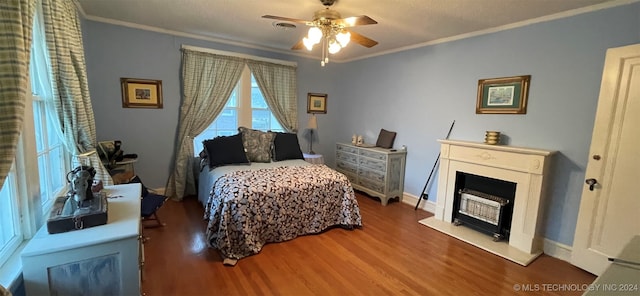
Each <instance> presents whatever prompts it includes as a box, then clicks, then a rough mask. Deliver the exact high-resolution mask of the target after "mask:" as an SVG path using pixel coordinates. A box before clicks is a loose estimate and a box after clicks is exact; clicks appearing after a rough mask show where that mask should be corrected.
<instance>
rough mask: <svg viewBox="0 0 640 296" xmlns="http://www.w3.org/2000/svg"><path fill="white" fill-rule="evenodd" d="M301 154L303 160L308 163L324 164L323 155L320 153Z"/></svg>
mask: <svg viewBox="0 0 640 296" xmlns="http://www.w3.org/2000/svg"><path fill="white" fill-rule="evenodd" d="M302 156H304V160H305V161H306V162H308V163H313V164H324V157H322V154H307V153H302Z"/></svg>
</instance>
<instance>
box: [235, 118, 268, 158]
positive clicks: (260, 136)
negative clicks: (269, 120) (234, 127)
mask: <svg viewBox="0 0 640 296" xmlns="http://www.w3.org/2000/svg"><path fill="white" fill-rule="evenodd" d="M238 131H239V132H240V133H241V134H242V143H243V144H244V149H245V150H246V151H247V158H249V161H252V162H271V144H273V138H274V134H273V133H272V132H263V131H259V130H254V129H250V128H246V127H242V126H241V127H239V128H238Z"/></svg>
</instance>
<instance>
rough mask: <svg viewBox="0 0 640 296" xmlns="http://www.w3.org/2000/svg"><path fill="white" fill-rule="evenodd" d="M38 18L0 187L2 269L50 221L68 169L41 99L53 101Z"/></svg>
mask: <svg viewBox="0 0 640 296" xmlns="http://www.w3.org/2000/svg"><path fill="white" fill-rule="evenodd" d="M41 20H42V11H41V7H40V3H38V5H37V6H36V14H35V16H34V25H33V38H32V45H31V46H32V48H31V57H30V63H29V65H30V67H29V70H30V80H31V85H30V87H31V91H32V93H33V96H32V98H31V99H32V102H31V104H28V105H26V106H25V116H24V124H23V130H22V134H21V140H20V144H19V145H18V148H17V151H16V158H15V162H14V165H13V167H12V168H11V171H10V172H9V175H8V177H7V179H6V180H5V182H4V184H3V186H2V188H0V267H2V266H3V265H4V264H5V263H6V262H7V260H8V259H9V257H10V256H15V254H13V253H15V251H16V249H17V248H18V247H19V245H20V244H21V243H22V242H23V241H24V239H25V237H26V238H29V237H30V236H31V235H33V234H34V233H35V230H36V229H37V228H38V227H40V226H41V224H42V221H45V220H46V218H48V216H49V211H50V208H51V206H52V204H53V201H54V200H55V198H56V197H57V196H60V195H61V194H62V191H64V190H65V189H66V187H65V185H66V172H68V171H69V167H70V164H69V160H70V158H69V156H68V153H67V152H66V150H65V147H64V146H63V143H62V141H61V139H60V135H61V132H58V131H61V130H60V128H59V127H58V126H56V125H55V124H56V123H57V121H56V120H51V119H54V118H55V117H53V116H51V114H50V113H53V112H54V111H53V108H52V106H50V105H49V106H47V105H48V103H47V102H46V100H45V99H47V98H51V97H52V91H51V82H50V75H49V70H48V68H47V64H48V63H47V59H48V53H47V48H46V42H45V37H44V28H43V27H42V21H41ZM49 110H51V111H49ZM32 111H33V112H32ZM59 134H60V135H59ZM7 276H8V275H7ZM5 277H6V276H5V275H4V274H2V276H1V277H0V280H3V281H4V280H7V279H6V278H5Z"/></svg>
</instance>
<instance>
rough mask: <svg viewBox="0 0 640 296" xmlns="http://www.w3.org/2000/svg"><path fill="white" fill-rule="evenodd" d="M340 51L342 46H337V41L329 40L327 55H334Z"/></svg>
mask: <svg viewBox="0 0 640 296" xmlns="http://www.w3.org/2000/svg"><path fill="white" fill-rule="evenodd" d="M341 49H342V46H340V44H338V41H336V40H335V39H331V40H330V41H329V53H330V54H336V53H338V52H339V51H340V50H341Z"/></svg>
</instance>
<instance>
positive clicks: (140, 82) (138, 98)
mask: <svg viewBox="0 0 640 296" xmlns="http://www.w3.org/2000/svg"><path fill="white" fill-rule="evenodd" d="M120 85H121V88H122V108H150V109H162V80H151V79H137V78H120Z"/></svg>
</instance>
